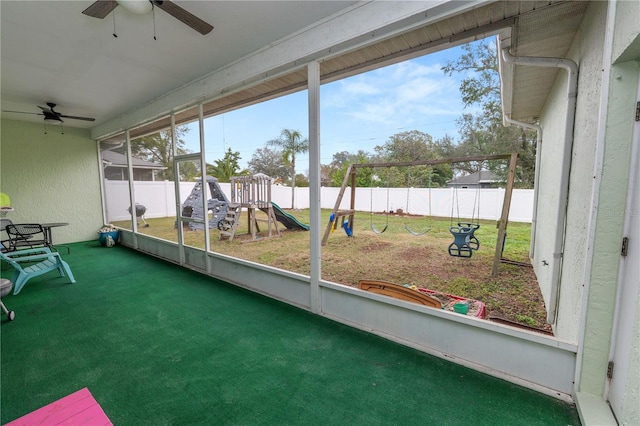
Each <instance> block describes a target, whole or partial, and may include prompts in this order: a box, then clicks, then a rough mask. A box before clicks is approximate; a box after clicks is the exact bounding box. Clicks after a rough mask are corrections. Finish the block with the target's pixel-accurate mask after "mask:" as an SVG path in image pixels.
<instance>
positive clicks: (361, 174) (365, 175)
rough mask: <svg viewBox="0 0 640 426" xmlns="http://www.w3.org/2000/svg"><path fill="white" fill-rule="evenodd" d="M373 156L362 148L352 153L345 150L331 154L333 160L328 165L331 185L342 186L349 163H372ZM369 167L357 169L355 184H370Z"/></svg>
mask: <svg viewBox="0 0 640 426" xmlns="http://www.w3.org/2000/svg"><path fill="white" fill-rule="evenodd" d="M374 162H376V161H375V157H374V156H372V155H371V154H368V153H366V152H365V151H363V150H359V151H358V152H357V153H355V154H353V153H350V152H347V151H341V152H336V153H335V154H333V161H332V162H331V164H330V165H329V167H330V169H331V172H330V173H329V177H330V178H331V182H332V183H333V186H338V187H339V186H342V183H343V181H344V177H345V175H346V173H347V169H348V168H349V166H350V165H351V164H354V163H356V164H363V163H374ZM371 175H372V170H371V169H359V170H358V174H357V175H356V186H369V185H371Z"/></svg>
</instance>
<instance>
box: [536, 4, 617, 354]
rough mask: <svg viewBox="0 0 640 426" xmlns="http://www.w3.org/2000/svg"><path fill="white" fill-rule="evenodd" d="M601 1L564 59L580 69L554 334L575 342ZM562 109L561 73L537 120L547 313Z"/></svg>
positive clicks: (539, 245)
mask: <svg viewBox="0 0 640 426" xmlns="http://www.w3.org/2000/svg"><path fill="white" fill-rule="evenodd" d="M605 17H606V3H604V2H601V3H594V4H591V5H590V7H589V8H588V9H587V13H586V14H585V17H584V20H583V24H582V26H581V29H580V31H578V33H577V34H576V37H575V39H574V41H573V44H572V46H571V48H570V49H569V52H568V53H567V57H568V58H570V59H572V60H573V61H575V62H576V63H577V64H578V65H579V74H578V75H579V77H578V99H577V102H578V104H577V107H576V118H575V126H574V144H573V149H572V153H571V164H572V165H571V173H570V178H569V199H568V206H567V223H566V232H565V243H564V251H563V253H564V254H563V262H562V271H561V281H560V292H559V298H558V310H557V319H556V323H555V324H554V332H555V334H556V336H558V337H559V338H560V339H563V340H567V341H571V342H576V341H577V339H578V329H579V324H580V314H581V302H582V288H583V287H582V286H583V282H584V271H585V256H586V247H587V238H588V235H587V234H588V232H587V231H588V225H589V217H590V210H589V207H590V202H591V193H592V185H593V164H594V161H595V147H596V140H597V132H598V122H597V120H596V119H594V118H595V117H597V116H598V111H599V99H600V84H601V73H602V52H603V43H604V39H603V37H604V36H603V33H604V27H605ZM566 111H567V72H566V71H561V72H559V73H558V77H557V79H556V81H555V84H554V86H553V89H552V91H551V93H550V95H549V98H548V99H547V102H546V104H545V108H544V112H543V114H542V116H541V118H540V122H541V125H542V127H543V135H544V136H543V145H542V149H541V153H540V155H541V167H540V195H539V205H538V218H537V220H538V224H539V225H538V228H537V235H536V252H535V253H534V258H533V265H534V268H535V271H536V275H537V277H538V281H539V283H540V288H541V290H542V294H543V296H544V298H545V303H546V304H547V309H549V308H550V307H549V300H550V298H551V292H552V279H553V277H552V270H553V262H554V258H553V251H554V247H553V245H554V238H555V235H556V232H562V228H561V226H558V224H557V223H556V221H555V218H556V216H555V215H556V211H557V208H558V203H559V198H558V197H559V189H558V188H559V186H558V185H559V182H560V169H561V161H562V149H563V145H564V143H565V141H564V126H565V119H566Z"/></svg>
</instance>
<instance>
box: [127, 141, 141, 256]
mask: <svg viewBox="0 0 640 426" xmlns="http://www.w3.org/2000/svg"><path fill="white" fill-rule="evenodd" d="M125 138H126V141H127V174H128V175H129V176H128V177H129V179H127V180H128V182H129V205H130V206H131V230H132V231H133V248H135V249H137V248H138V221H137V220H136V219H137V216H136V194H135V187H134V185H133V181H134V176H133V164H132V161H131V136H130V135H129V130H127V131H125Z"/></svg>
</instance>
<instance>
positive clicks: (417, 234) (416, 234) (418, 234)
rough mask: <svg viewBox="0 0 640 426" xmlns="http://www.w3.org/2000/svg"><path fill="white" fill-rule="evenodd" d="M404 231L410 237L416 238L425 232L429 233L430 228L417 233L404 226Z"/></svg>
mask: <svg viewBox="0 0 640 426" xmlns="http://www.w3.org/2000/svg"><path fill="white" fill-rule="evenodd" d="M404 229H406V230H407V231H408V232H409V233H410V234H411V235H415V236H416V237H418V236H420V235H424V234H426V233H427V232H429V231H431V228H427V229H425V230H424V231H421V232H417V231H414V230H413V229H411V228H409V225H405V226H404Z"/></svg>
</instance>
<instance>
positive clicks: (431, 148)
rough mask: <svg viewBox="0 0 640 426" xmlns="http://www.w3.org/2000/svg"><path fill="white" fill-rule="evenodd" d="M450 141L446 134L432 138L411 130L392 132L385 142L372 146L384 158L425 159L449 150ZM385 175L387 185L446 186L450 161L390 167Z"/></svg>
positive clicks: (392, 159) (391, 160)
mask: <svg viewBox="0 0 640 426" xmlns="http://www.w3.org/2000/svg"><path fill="white" fill-rule="evenodd" d="M441 144H442V145H441ZM450 144H451V139H450V138H449V137H445V138H443V139H441V140H439V141H434V140H433V138H432V137H431V135H429V134H427V133H423V132H419V131H417V130H411V131H408V132H401V133H397V134H395V135H393V136H391V137H390V138H389V140H388V141H387V142H385V143H384V144H383V145H380V146H376V147H375V148H374V149H375V150H376V152H377V153H378V156H379V158H380V160H381V161H384V162H407V161H426V160H434V159H437V158H441V157H442V156H443V155H442V154H443V153H446V152H447V151H448V150H449V146H450ZM385 175H386V176H387V179H388V180H389V185H390V186H394V187H410V186H413V187H432V186H445V185H446V182H447V181H448V180H449V179H451V178H452V177H453V172H452V170H451V166H450V165H449V164H438V165H435V166H426V165H425V166H410V167H390V168H389V170H388V172H386V173H385Z"/></svg>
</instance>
